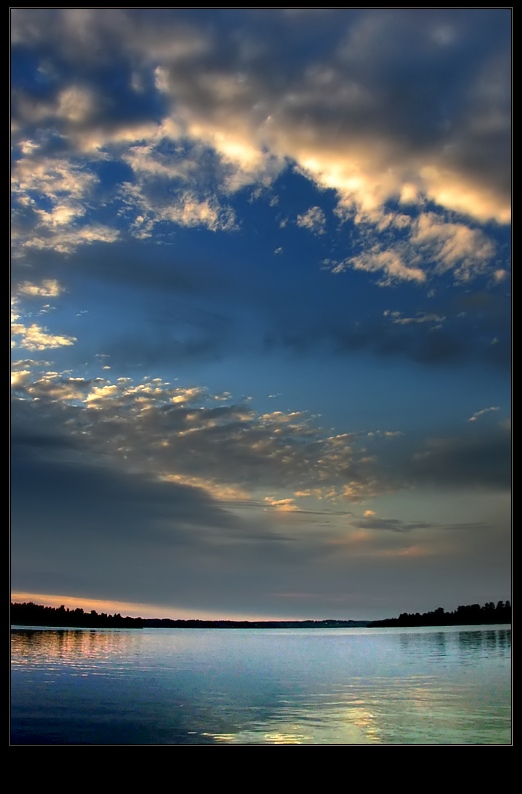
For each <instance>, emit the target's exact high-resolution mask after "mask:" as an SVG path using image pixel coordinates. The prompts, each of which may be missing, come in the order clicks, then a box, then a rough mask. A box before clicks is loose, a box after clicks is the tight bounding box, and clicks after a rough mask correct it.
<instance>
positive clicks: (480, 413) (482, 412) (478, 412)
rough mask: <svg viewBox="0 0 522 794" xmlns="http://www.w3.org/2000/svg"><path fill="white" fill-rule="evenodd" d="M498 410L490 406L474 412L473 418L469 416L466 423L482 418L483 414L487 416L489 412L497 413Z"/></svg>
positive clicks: (496, 406) (496, 407)
mask: <svg viewBox="0 0 522 794" xmlns="http://www.w3.org/2000/svg"><path fill="white" fill-rule="evenodd" d="M499 410H500V408H499V407H498V405H495V406H492V407H491V408H483V409H482V410H481V411H475V413H474V414H473V416H470V418H469V419H468V422H476V421H477V419H478V418H479V416H483V415H484V414H489V413H491V411H499Z"/></svg>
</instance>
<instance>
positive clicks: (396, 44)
mask: <svg viewBox="0 0 522 794" xmlns="http://www.w3.org/2000/svg"><path fill="white" fill-rule="evenodd" d="M225 16H226V17H227V21H226V23H225ZM313 18H314V19H316V18H317V17H316V16H314V17H313ZM300 19H301V18H300V17H299V16H297V17H295V16H288V15H285V14H281V13H280V12H279V10H278V9H271V10H270V11H269V13H268V14H267V15H266V23H268V22H269V23H270V33H271V35H270V37H268V36H267V35H266V34H267V30H266V27H265V20H263V18H262V16H260V15H258V14H257V13H255V11H253V10H248V11H245V10H238V11H236V12H235V13H234V14H231V15H211V16H210V17H209V24H207V25H205V26H202V25H200V24H199V19H198V18H197V17H193V16H192V14H191V13H190V12H189V11H187V10H186V9H185V10H183V9H165V10H162V9H157V10H155V11H152V12H151V11H150V10H149V9H148V10H147V15H145V14H144V12H143V11H142V10H139V9H137V10H124V9H83V10H71V9H44V10H42V11H41V12H39V13H38V14H34V13H33V11H32V10H31V11H28V10H27V9H15V10H14V12H13V18H12V41H13V45H14V47H15V49H16V50H18V48H20V49H21V50H24V49H25V50H35V51H38V50H39V49H43V48H45V50H46V52H47V54H48V53H49V52H52V53H53V56H54V57H53V61H54V64H55V68H56V74H59V75H60V78H59V79H60V80H61V81H62V82H61V84H60V83H58V85H57V86H56V88H55V89H54V90H53V91H50V92H49V91H48V97H47V98H41V97H40V98H38V99H37V100H36V101H34V100H30V101H29V100H27V99H26V98H24V97H23V96H22V95H21V96H20V98H19V100H17V103H15V104H16V107H17V112H16V113H15V122H16V124H17V125H18V129H19V130H22V129H23V127H24V126H27V125H30V124H33V125H34V124H35V123H38V124H46V125H47V126H48V128H49V129H53V127H54V128H55V129H56V131H57V132H58V134H59V135H61V136H63V140H64V141H66V142H67V144H68V145H69V146H72V147H73V149H74V148H76V151H77V153H79V152H80V151H81V152H83V153H85V152H86V151H87V150H90V151H94V149H96V150H97V151H98V152H99V153H101V152H102V151H103V154H104V157H107V156H110V157H111V158H115V159H116V160H117V159H118V158H120V159H121V161H122V162H126V163H127V164H128V165H129V166H130V167H131V169H132V170H133V173H134V175H135V177H136V180H137V181H136V182H135V183H134V188H135V190H136V191H137V193H136V195H137V196H138V197H139V196H141V199H137V200H138V203H139V201H141V202H142V203H144V205H145V204H146V202H149V206H152V207H154V212H158V216H159V217H161V218H162V219H164V220H166V219H168V220H170V221H171V222H173V223H181V224H183V223H188V224H189V225H190V224H193V223H195V222H198V223H203V224H204V225H207V226H208V227H209V228H213V227H214V226H216V227H217V226H219V228H223V224H222V221H220V220H218V217H219V212H218V211H217V209H216V207H217V206H220V202H219V200H218V195H230V194H231V193H234V192H236V191H238V190H240V189H242V188H243V187H245V186H247V185H252V186H254V185H255V186H265V187H266V186H268V185H270V184H272V183H273V181H274V180H275V179H276V178H277V176H278V175H279V174H280V173H281V172H282V170H283V169H285V168H287V167H288V164H293V165H295V166H296V167H297V168H298V169H299V171H300V173H302V174H305V175H306V176H307V177H308V178H309V179H311V180H312V181H313V182H314V183H315V185H316V186H317V187H319V188H321V189H329V190H333V191H335V194H336V196H337V200H338V202H339V206H340V207H343V208H344V211H346V212H351V213H353V214H354V215H357V214H358V215H359V216H360V217H361V218H363V217H370V216H371V214H372V213H375V212H382V211H383V208H384V207H385V206H386V205H388V203H389V202H390V201H392V200H398V199H399V198H402V201H403V202H405V204H404V206H407V202H409V205H411V206H422V205H423V203H424V202H426V201H430V202H434V203H435V204H436V205H437V206H438V207H440V208H443V209H444V210H448V211H451V212H457V213H460V214H462V215H464V216H468V217H471V218H474V219H475V220H477V221H479V222H486V221H489V220H495V221H496V222H498V223H502V224H503V223H507V222H509V218H510V204H511V199H510V171H511V165H510V156H509V153H510V127H511V122H510V59H509V46H510V14H509V10H508V9H506V10H505V13H503V10H502V9H500V10H499V9H480V10H478V11H477V12H476V14H475V15H474V17H473V18H471V17H470V16H469V14H464V13H462V12H459V11H458V10H457V11H455V10H454V9H431V10H430V11H429V13H425V12H423V14H422V15H421V14H419V13H418V12H417V11H416V10H414V9H412V10H410V9H402V10H399V9H397V10H380V9H378V10H375V9H354V10H350V13H349V14H347V13H344V12H343V15H342V24H339V20H340V19H341V17H340V16H332V15H325V17H324V18H323V23H322V24H321V26H320V29H319V30H313V28H312V27H310V26H308V25H303V24H302V23H301V22H300V21H299V20H300ZM332 22H333V23H334V24H333V27H332V26H331V25H332ZM239 30H241V35H239V34H238V31H239ZM434 31H445V32H444V33H443V34H440V35H434ZM288 42H292V43H296V44H297V43H298V45H299V46H298V48H297V50H296V49H295V47H293V48H292V50H293V55H292V57H293V60H292V61H291V60H290V56H289V55H287V52H288V49H289V48H288V47H287V46H285V44H287V43H288ZM312 42H314V46H313V47H311V46H309V45H310V44H311V43H312ZM94 53H96V57H94ZM102 53H104V55H102ZM109 53H110V57H111V59H113V58H114V57H119V58H120V62H121V64H122V68H124V69H126V73H125V76H126V81H125V80H122V86H121V88H122V90H121V92H120V102H119V103H118V95H117V94H116V93H115V92H112V93H105V91H104V82H106V81H105V72H104V70H105V69H106V68H107V66H106V63H108V58H109ZM305 53H307V55H305ZM316 53H317V54H316ZM296 54H297V58H296V57H295V56H296ZM49 59H50V56H49V55H48V60H49ZM105 59H107V61H105ZM464 60H466V63H467V65H466V68H465V69H464V68H461V64H462V63H463V62H464ZM68 65H69V66H79V65H81V67H82V73H83V75H84V77H83V82H82V83H81V84H80V83H73V82H70V81H67V77H66V74H67V71H66V70H67V66H68ZM435 66H436V68H434V67H435ZM406 74H407V76H408V79H407V80H405V79H404V77H405V75H406ZM450 77H451V79H449V78H450ZM145 85H146V86H147V91H145V90H144V88H143V86H145ZM131 96H132V97H133V98H134V102H133V103H130V102H129V101H128V100H129V98H130V97H131ZM146 96H147V97H148V98H149V99H148V103H149V104H148V105H143V108H142V109H141V110H140V113H141V118H137V117H136V110H135V109H133V105H134V108H135V107H136V104H137V103H138V104H139V102H140V101H141V102H145V97H146ZM140 98H142V99H140ZM152 98H154V102H152ZM151 111H154V114H152V112H151ZM147 115H148V124H149V127H148V128H147V126H146V125H145V126H144V121H145V118H146V116H147ZM153 115H154V117H155V121H154V122H152V116H153ZM101 116H103V118H104V119H106V120H107V119H108V121H106V122H105V124H104V125H103V124H101V123H100V117H101ZM151 122H152V124H151ZM140 124H141V126H140ZM15 126H16V125H15ZM133 129H134V132H132V130H133ZM129 131H130V132H129ZM128 133H129V134H128ZM17 135H18V132H17ZM94 138H96V144H94V143H93V141H94ZM20 140H21V141H22V140H27V136H25V137H21V138H20ZM88 140H90V144H89V145H87V141H88ZM165 142H170V143H171V144H174V145H173V146H172V147H171V150H170V152H169V151H168V147H167V148H165ZM38 144H39V141H36V145H37V146H38ZM111 146H113V147H114V146H116V148H113V149H112V150H111ZM118 146H119V147H120V149H119V150H118ZM180 146H181V147H182V148H183V147H185V148H186V147H188V149H187V151H188V153H189V156H188V159H187V161H186V162H185V163H182V164H180V162H179V147H180ZM89 147H90V149H89ZM162 147H163V149H162ZM29 150H30V151H31V152H32V154H28V155H26V156H24V157H23V158H22V159H21V161H20V163H19V164H18V165H17V168H16V173H15V176H16V178H18V179H19V180H21V184H22V185H24V184H25V187H23V188H20V189H21V190H24V191H25V192H27V190H28V189H29V186H28V184H27V181H28V180H29V181H30V182H31V183H32V184H34V185H35V186H36V183H37V182H39V183H40V184H41V185H42V186H43V185H45V189H46V192H49V193H50V194H51V195H52V193H53V190H54V191H55V192H56V185H57V183H58V181H60V180H61V181H62V182H63V180H64V179H66V175H68V177H69V181H70V178H71V177H74V179H73V181H76V182H78V180H83V182H84V183H85V181H86V180H87V181H88V180H89V178H90V179H91V180H92V178H93V177H92V175H90V177H89V175H88V173H87V172H82V170H81V167H80V166H79V165H76V166H75V167H74V170H73V172H72V173H71V171H70V166H69V165H64V163H63V158H62V159H60V158H58V159H57V160H56V162H55V163H54V164H52V163H51V162H50V161H45V162H40V159H39V158H38V156H37V154H35V153H37V152H38V149H37V148H36V149H35V148H34V147H33V148H30V147H28V146H27V145H25V151H29ZM190 151H193V152H194V153H196V152H199V153H200V154H201V153H204V152H206V154H205V155H204V158H203V161H202V162H201V163H200V167H199V168H198V169H197V170H193V169H191V166H190V163H191V161H192V157H191V155H190ZM212 154H213V157H212V156H210V155H212ZM201 166H203V168H202V167H201ZM180 169H181V170H180ZM202 171H203V172H205V174H206V176H207V177H208V178H209V179H210V183H212V184H213V186H214V188H213V190H212V194H211V193H209V192H207V193H205V190H204V189H203V188H202V185H201V183H200V179H201V173H202ZM31 174H35V175H36V176H31ZM24 179H25V182H24ZM179 179H181V180H182V181H184V185H183V192H182V194H181V196H182V198H181V202H180V207H181V208H180V209H178V210H175V211H173V212H172V213H169V212H168V209H167V206H166V205H165V204H163V205H162V203H161V202H158V203H156V202H152V197H151V196H152V192H151V189H152V184H153V183H156V185H157V187H159V185H160V183H161V180H163V181H165V180H166V181H167V183H172V182H174V183H176V181H177V180H179ZM187 180H188V181H187ZM127 181H128V180H127ZM198 182H199V184H198ZM85 187H86V185H85ZM146 188H147V189H146ZM79 189H80V188H79V186H78V185H77V186H76V188H75V191H76V192H74V191H73V192H72V193H71V190H70V188H68V191H69V193H71V196H72V195H74V196H76V197H77V198H80V196H79V194H78V190H79ZM187 191H188V194H189V195H190V196H191V198H190V200H188V199H186V198H183V196H184V195H185V193H186V192H187ZM80 192H81V190H80ZM156 195H157V194H156ZM65 206H66V208H67V211H68V212H75V213H76V216H75V217H78V216H79V214H80V207H78V206H71V205H70V204H66V205H65ZM312 209H313V208H312ZM63 212H65V210H62V211H61V213H60V212H58V210H57V208H55V212H54V215H53V216H52V218H54V222H58V219H59V218H60V217H65V215H64V214H63ZM216 212H218V217H216V214H215V213H216ZM388 214H390V210H388ZM391 214H394V215H395V214H398V215H399V216H400V215H402V214H403V213H397V211H394V212H391ZM435 214H437V213H433V212H432V213H428V214H427V215H431V216H433V217H432V219H431V221H430V229H431V230H432V232H433V227H434V225H436V224H435ZM52 218H51V219H49V222H52ZM301 218H302V220H301V221H300V225H303V224H304V225H305V228H310V224H312V226H313V229H314V230H315V231H316V232H317V231H320V230H321V229H322V228H323V225H324V219H323V218H321V217H320V216H318V215H317V213H316V215H315V216H314V218H313V219H312V217H311V216H309V215H307V214H306V213H305V214H304V215H303V216H301ZM150 220H154V218H150ZM437 223H438V226H442V227H444V226H446V228H439V229H438V230H437V236H436V237H435V236H434V233H433V234H431V236H430V238H429V245H430V246H431V247H432V248H433V247H434V246H435V249H436V251H437V262H436V268H439V269H440V268H448V267H451V268H452V269H453V270H454V271H455V272H456V274H457V277H458V278H459V279H465V278H469V277H471V275H472V271H474V268H473V267H472V266H471V259H472V258H473V256H474V254H475V253H477V252H479V251H480V250H481V247H480V245H479V243H480V242H482V243H483V242H484V238H481V237H480V235H478V234H477V233H476V230H474V229H473V228H470V227H468V225H467V224H464V226H465V229H464V227H463V228H462V229H460V227H459V224H456V225H455V226H456V228H451V229H450V228H447V227H448V224H447V223H446V222H445V221H443V219H442V218H439V221H438V222H437ZM231 224H232V221H230V220H229V221H227V222H226V223H225V227H224V228H232V225H231ZM461 225H462V224H461ZM426 235H427V232H426V229H421V228H420V226H419V228H418V229H417V237H416V238H415V237H414V238H413V239H414V240H415V239H416V241H417V242H416V244H418V245H420V244H421V241H423V244H425V243H426V242H427V236H426ZM485 257H486V251H483V258H485ZM482 261H483V260H482V259H479V262H478V265H479V266H480V264H481V263H482ZM352 266H356V267H360V268H363V269H366V270H370V271H375V270H383V271H384V273H385V278H386V279H392V280H394V279H398V278H400V279H408V280H414V281H422V280H424V278H425V275H424V276H423V275H422V273H423V272H424V271H423V270H422V269H421V268H419V267H417V266H416V265H414V264H413V263H411V262H408V261H405V260H404V258H403V257H401V252H399V251H393V252H387V251H378V250H375V251H373V253H372V254H371V255H370V256H368V257H366V258H364V257H361V256H359V257H354V258H353V261H352ZM436 268H435V269H436Z"/></svg>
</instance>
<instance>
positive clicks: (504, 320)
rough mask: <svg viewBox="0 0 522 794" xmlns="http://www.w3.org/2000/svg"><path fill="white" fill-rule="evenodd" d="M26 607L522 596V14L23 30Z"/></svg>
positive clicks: (17, 314)
mask: <svg viewBox="0 0 522 794" xmlns="http://www.w3.org/2000/svg"><path fill="white" fill-rule="evenodd" d="M11 88H12V96H11V121H12V128H11V129H12V131H11V145H12V147H11V148H12V166H11V179H12V183H11V185H12V188H11V209H12V220H11V242H12V253H11V287H12V293H11V294H12V297H11V316H12V321H11V332H12V342H11V345H12V365H11V384H12V401H11V514H10V515H11V586H12V593H13V598H14V599H15V600H32V601H35V602H36V603H46V604H50V605H60V604H64V605H66V606H72V607H76V606H82V607H84V608H88V609H91V608H95V609H97V610H98V611H106V612H113V611H118V612H120V613H121V614H127V615H134V616H136V615H141V616H142V617H172V618H209V619H211V618H229V619H234V618H236V619H263V618H264V619H277V618H279V619H317V620H321V619H328V618H335V619H346V620H350V619H352V620H364V619H377V618H384V617H394V616H397V615H398V614H399V613H401V612H417V611H418V612H424V611H428V610H431V609H435V608H437V607H439V606H442V607H443V608H444V609H446V610H453V609H456V608H457V606H458V605H461V604H471V603H480V604H484V603H485V602H487V601H494V602H496V601H498V600H505V599H509V598H510V586H511V424H510V417H511V407H510V398H511V350H510V343H511V317H510V313H511V293H510V244H511V225H510V224H511V108H510V100H511V10H510V9H509V8H491V9H489V8H476V9H474V8H471V9H468V8H463V9H453V8H449V9H448V8H428V9H425V8H422V9H372V8H362V9H350V8H344V9H343V8H341V9H338V8H334V9H328V8H326V9H323V8H301V9H299V8H297V9H293V8H292V9H291V8H260V9H255V8H253V9H252V8H249V9H231V8H222V9H219V8H218V9H209V8H193V9H191V8H181V9H177V8H173V9H148V8H138V9H122V8H115V9H111V8H101V9H100V8H97V9H95V8H80V9H76V8H74V9H73V8H67V9H62V8H43V9H37V8H12V9H11Z"/></svg>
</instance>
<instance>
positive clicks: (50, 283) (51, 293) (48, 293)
mask: <svg viewBox="0 0 522 794" xmlns="http://www.w3.org/2000/svg"><path fill="white" fill-rule="evenodd" d="M62 292H63V287H62V286H60V284H59V283H58V281H57V280H56V279H51V278H48V279H44V280H43V281H42V282H41V284H33V283H31V282H30V281H23V282H22V283H21V284H19V285H18V287H17V293H18V294H19V295H24V296H28V297H33V296H34V297H43V298H56V297H58V296H59V295H61V294H62Z"/></svg>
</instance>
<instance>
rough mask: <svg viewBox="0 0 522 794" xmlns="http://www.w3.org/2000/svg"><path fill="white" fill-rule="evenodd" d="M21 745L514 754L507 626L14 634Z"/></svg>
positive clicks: (14, 732) (15, 715) (15, 724)
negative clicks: (494, 747)
mask: <svg viewBox="0 0 522 794" xmlns="http://www.w3.org/2000/svg"><path fill="white" fill-rule="evenodd" d="M11 639H12V674H11V700H12V703H11V743H12V744H42V745H49V744H58V745H67V744H83V745H93V744H94V745H106V744H115V745H129V744H131V745H147V744H156V745H185V744H196V745H206V744H221V745H223V744H308V745H310V744H334V745H335V744H358V745H364V744H385V745H386V744H388V745H389V744H403V745H404V744H437V745H441V744H442V745H452V744H460V745H466V744H473V745H476V744H488V745H489V744H498V745H502V744H510V743H511V630H510V628H509V627H508V626H495V627H487V628H486V627H457V628H455V627H451V628H450V627H444V628H429V629H426V628H419V629H392V630H389V629H335V630H326V629H324V630H323V629H312V630H307V629H293V630H283V629H277V630H270V629H263V630H254V629H248V630H241V629H237V630H236V629H234V630H216V629H143V630H119V631H118V630H112V631H111V630H108V631H99V630H96V631H92V630H25V629H24V630H14V631H13V632H12V635H11Z"/></svg>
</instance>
